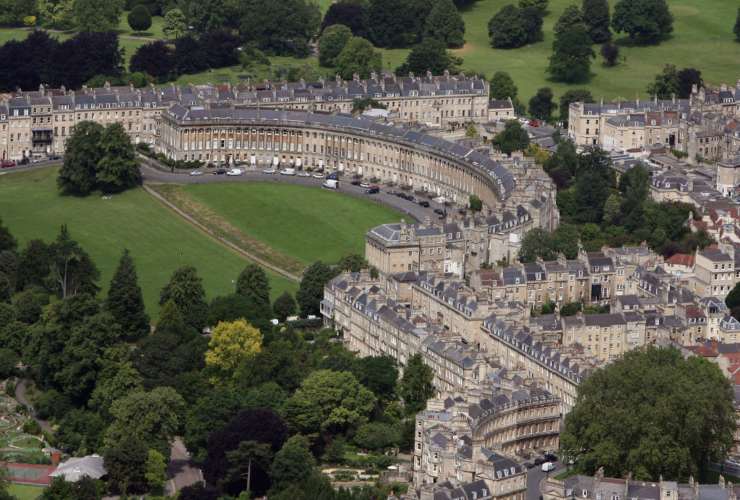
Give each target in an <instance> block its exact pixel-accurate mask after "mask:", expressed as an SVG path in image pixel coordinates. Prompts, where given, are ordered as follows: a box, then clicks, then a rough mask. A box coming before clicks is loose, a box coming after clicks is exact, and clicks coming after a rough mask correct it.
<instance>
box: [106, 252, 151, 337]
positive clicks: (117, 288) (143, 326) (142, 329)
mask: <svg viewBox="0 0 740 500" xmlns="http://www.w3.org/2000/svg"><path fill="white" fill-rule="evenodd" d="M106 308H107V309H108V311H109V312H110V313H111V315H112V316H113V318H114V319H115V320H116V322H117V323H118V324H119V325H121V327H122V328H123V330H124V332H125V334H126V336H127V338H128V339H129V340H138V339H140V338H141V337H143V336H145V335H146V334H147V333H149V316H148V315H147V314H146V310H145V309H144V297H143V295H142V293H141V287H140V286H139V283H138V278H137V275H136V267H135V266H134V260H133V259H132V258H131V255H130V254H129V251H128V250H124V251H123V255H121V259H120V260H119V261H118V267H117V268H116V272H115V274H114V275H113V279H112V280H111V283H110V288H109V290H108V297H107V298H106Z"/></svg>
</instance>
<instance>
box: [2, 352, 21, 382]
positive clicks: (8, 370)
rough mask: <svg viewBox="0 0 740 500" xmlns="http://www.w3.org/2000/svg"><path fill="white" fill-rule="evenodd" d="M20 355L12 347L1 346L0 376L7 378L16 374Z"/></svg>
mask: <svg viewBox="0 0 740 500" xmlns="http://www.w3.org/2000/svg"><path fill="white" fill-rule="evenodd" d="M18 361H19V359H18V355H17V354H16V353H15V352H13V351H12V350H10V349H5V348H0V378H2V379H7V378H9V377H11V376H13V375H14V374H15V367H16V365H17V364H18Z"/></svg>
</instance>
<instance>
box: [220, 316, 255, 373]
mask: <svg viewBox="0 0 740 500" xmlns="http://www.w3.org/2000/svg"><path fill="white" fill-rule="evenodd" d="M261 349H262V334H261V333H260V331H259V330H258V329H256V328H255V327H253V326H252V325H250V324H249V323H247V322H246V321H245V320H243V319H238V320H236V321H230V322H226V321H224V322H221V323H219V324H218V325H216V327H215V328H214V329H213V331H212V332H211V339H210V340H209V341H208V351H206V365H207V366H212V367H214V368H216V369H217V370H219V371H221V372H223V373H226V374H232V373H234V370H236V368H237V367H238V366H239V365H240V364H241V363H242V362H244V361H245V360H247V359H249V358H251V357H253V356H254V355H255V354H257V353H258V352H260V350H261Z"/></svg>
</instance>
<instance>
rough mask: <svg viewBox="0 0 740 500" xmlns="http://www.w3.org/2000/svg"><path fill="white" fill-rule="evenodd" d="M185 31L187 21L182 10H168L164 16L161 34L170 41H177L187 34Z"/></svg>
mask: <svg viewBox="0 0 740 500" xmlns="http://www.w3.org/2000/svg"><path fill="white" fill-rule="evenodd" d="M187 29H188V25H187V21H186V19H185V14H183V12H182V10H180V9H178V8H173V9H170V10H168V11H167V13H166V14H165V15H164V25H163V26H162V33H164V36H166V37H167V38H169V39H170V40H177V39H178V38H180V37H181V36H183V35H184V34H185V33H186V32H187Z"/></svg>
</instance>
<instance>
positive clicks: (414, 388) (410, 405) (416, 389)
mask: <svg viewBox="0 0 740 500" xmlns="http://www.w3.org/2000/svg"><path fill="white" fill-rule="evenodd" d="M433 381H434V373H433V372H432V369H431V368H429V366H427V364H426V363H424V360H423V358H422V357H421V354H418V353H417V354H414V355H413V356H411V357H410V358H409V361H408V363H407V364H406V367H405V368H404V370H403V377H401V382H400V384H399V387H398V392H399V395H400V396H401V398H402V399H403V402H404V405H405V406H406V410H407V412H408V413H409V414H415V413H417V412H420V411H421V410H423V409H424V408H425V407H426V404H427V401H428V400H429V398H431V397H432V396H434V393H435V389H434V385H432V382H433Z"/></svg>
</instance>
